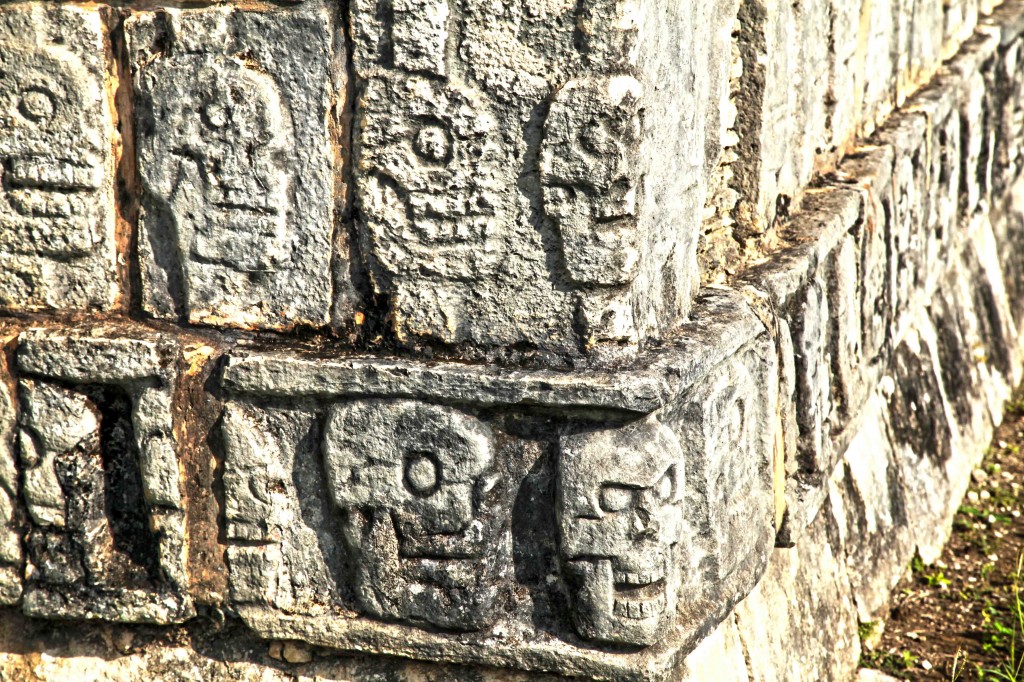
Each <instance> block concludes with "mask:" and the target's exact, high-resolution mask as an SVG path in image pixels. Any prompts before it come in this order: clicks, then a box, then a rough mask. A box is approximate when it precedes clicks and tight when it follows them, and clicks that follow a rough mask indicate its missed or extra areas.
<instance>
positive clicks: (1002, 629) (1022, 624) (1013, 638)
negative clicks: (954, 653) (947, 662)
mask: <svg viewBox="0 0 1024 682" xmlns="http://www.w3.org/2000/svg"><path fill="white" fill-rule="evenodd" d="M1022 572H1024V553H1022V554H1019V555H1018V556H1017V570H1016V571H1015V572H1014V574H1013V584H1012V590H1013V603H1012V611H1013V612H1012V613H1010V614H1009V616H1010V621H1009V625H1007V624H1006V623H1004V622H1003V620H1002V619H1001V617H1000V616H1001V615H1002V614H1001V613H1000V612H999V611H998V610H997V609H995V608H993V607H992V606H990V605H989V606H986V608H985V611H984V613H985V620H986V625H987V626H988V629H989V640H988V641H987V642H985V647H989V646H991V647H993V648H998V649H1003V650H1006V649H1008V652H1007V653H1008V655H1009V658H1008V659H1007V660H1005V661H1003V662H1002V663H1000V664H999V666H998V667H996V668H987V669H984V670H982V671H981V672H982V673H984V675H986V676H988V678H989V679H992V680H1001V681H1002V682H1022V681H1024V677H1022V675H1021V672H1022V668H1024V651H1021V650H1020V648H1019V646H1020V645H1024V603H1022V602H1021V593H1020V589H1021V579H1022ZM958 653H959V652H958ZM954 668H955V663H954ZM954 679H955V678H954Z"/></svg>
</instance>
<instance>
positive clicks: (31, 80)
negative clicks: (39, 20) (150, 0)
mask: <svg viewBox="0 0 1024 682" xmlns="http://www.w3.org/2000/svg"><path fill="white" fill-rule="evenodd" d="M103 97H104V94H103V92H102V91H101V90H100V87H99V84H98V83H96V82H95V79H94V78H91V77H90V76H89V75H88V74H87V73H86V71H85V68H84V66H83V65H82V63H81V61H80V60H79V59H78V58H77V57H75V55H73V54H71V53H70V52H67V51H65V50H61V49H57V48H49V49H46V48H37V49H30V50H23V49H19V48H17V47H14V46H12V45H4V47H3V50H0V181H2V182H0V251H4V252H7V253H27V254H37V255H43V256H49V257H58V258H77V257H81V256H85V255H87V254H88V253H89V252H90V251H92V250H93V249H94V248H95V246H96V244H97V241H98V240H99V238H100V235H99V234H98V230H97V226H96V223H97V222H98V221H99V217H98V215H97V209H96V203H97V202H95V201H92V200H90V195H91V194H94V193H96V191H97V190H99V189H100V188H101V187H102V186H103V182H104V177H105V169H104V166H103V161H102V159H103V147H104V145H105V144H109V141H108V140H107V139H105V137H104V131H103V128H102V123H101V121H102V117H101V116H100V114H99V112H100V110H101V102H102V101H103V100H102V98H103Z"/></svg>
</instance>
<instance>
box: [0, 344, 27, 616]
mask: <svg viewBox="0 0 1024 682" xmlns="http://www.w3.org/2000/svg"><path fill="white" fill-rule="evenodd" d="M10 340H11V338H10V337H8V336H7V334H6V333H3V332H0V348H3V351H4V352H0V604H2V605H4V606H9V605H11V604H15V603H17V601H18V600H19V599H20V598H21V579H22V567H23V562H24V556H23V552H22V547H21V534H20V533H19V525H20V514H19V511H20V510H19V509H18V470H17V466H16V464H15V457H16V455H15V442H16V439H17V430H18V418H17V402H16V397H15V394H14V385H13V380H12V378H11V374H10V367H9V364H8V358H7V354H6V346H7V344H8V342H10Z"/></svg>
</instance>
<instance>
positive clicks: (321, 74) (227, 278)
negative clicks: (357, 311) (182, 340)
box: [126, 5, 343, 329]
mask: <svg viewBox="0 0 1024 682" xmlns="http://www.w3.org/2000/svg"><path fill="white" fill-rule="evenodd" d="M334 30H336V28H335V19H334V17H333V16H332V14H331V13H330V12H329V11H328V10H326V9H324V8H322V7H319V6H312V5H311V6H310V9H308V10H296V11H291V12H242V11H238V10H233V9H229V8H211V9H203V10H182V11H177V10H171V11H167V12H157V13H141V14H138V15H136V16H133V17H132V18H130V19H129V20H128V21H127V22H126V32H127V35H128V41H129V51H130V54H131V61H132V75H133V82H134V87H135V96H136V106H135V127H136V132H137V137H138V141H137V148H138V164H139V173H140V175H141V178H142V185H143V190H144V192H143V199H142V214H141V216H140V225H139V229H140V232H139V254H140V264H141V269H142V284H143V305H144V307H145V309H146V311H147V312H148V313H150V314H151V315H154V316H157V317H168V318H172V319H182V320H185V321H188V322H190V323H193V324H209V325H217V326H220V325H227V326H241V327H261V328H270V329H289V328H293V327H295V326H297V325H311V326H323V325H325V324H326V323H327V322H328V315H329V311H330V308H331V290H332V289H331V286H332V285H331V281H332V275H331V258H332V251H333V248H332V246H333V244H332V241H333V236H332V235H333V232H334V229H333V221H334V201H333V198H332V196H333V191H334V163H335V161H334V158H335V155H334V152H333V150H332V147H331V140H332V134H331V131H330V129H329V126H330V120H331V116H332V106H333V103H332V97H333V96H335V95H332V93H336V92H338V91H339V90H341V92H343V88H342V87H340V83H339V78H341V77H340V76H338V75H337V74H336V73H335V66H334V64H333V57H332V44H333V36H332V31H334ZM342 96H343V95H342Z"/></svg>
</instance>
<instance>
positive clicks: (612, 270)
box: [540, 75, 643, 286]
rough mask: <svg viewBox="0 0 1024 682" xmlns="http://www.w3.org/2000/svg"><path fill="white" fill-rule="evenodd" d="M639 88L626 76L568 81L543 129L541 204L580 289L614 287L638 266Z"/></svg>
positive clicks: (640, 177) (640, 111) (641, 181)
mask: <svg viewBox="0 0 1024 682" xmlns="http://www.w3.org/2000/svg"><path fill="white" fill-rule="evenodd" d="M641 95H642V88H641V85H640V83H639V82H638V81H637V80H636V79H635V78H633V77H632V76H625V75H620V76H608V77H600V78H588V79H584V80H575V81H570V82H569V83H567V84H566V85H565V86H563V87H562V89H561V90H559V91H558V93H557V94H556V96H555V101H554V102H553V103H552V104H551V111H550V113H549V114H548V119H547V123H546V125H545V128H544V141H543V146H542V151H541V164H540V169H541V182H542V184H543V188H544V206H545V210H546V212H547V215H548V217H549V218H551V219H552V220H554V221H555V222H556V223H557V225H558V229H559V232H560V233H561V237H562V249H563V252H564V256H565V262H566V267H567V268H568V271H569V275H570V277H572V279H573V280H574V281H575V282H576V283H578V284H584V285H597V286H618V285H622V284H627V283H628V282H630V281H632V279H633V278H634V277H635V276H636V272H637V268H638V266H639V259H640V254H639V243H640V235H639V233H638V229H637V227H638V215H639V203H640V201H641V198H642V189H643V188H642V184H643V178H642V173H641V169H640V161H639V144H640V138H641V132H642V113H643V112H642V108H641Z"/></svg>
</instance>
